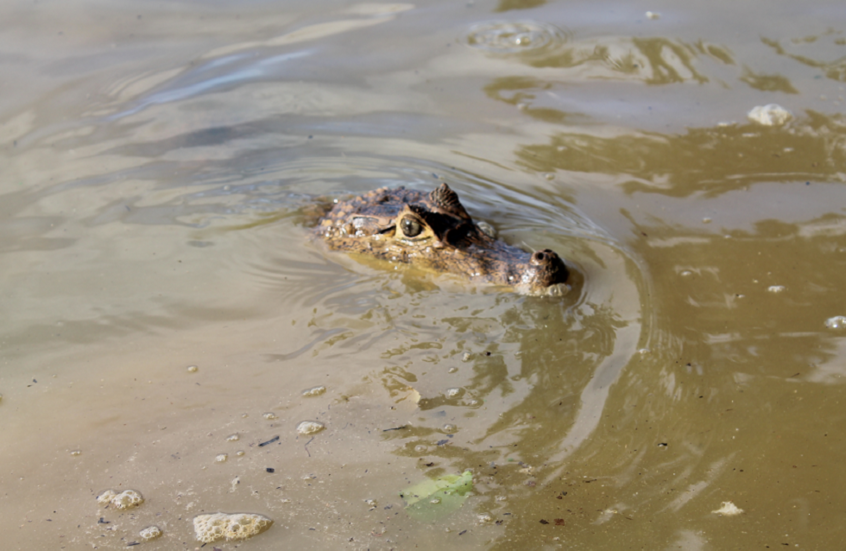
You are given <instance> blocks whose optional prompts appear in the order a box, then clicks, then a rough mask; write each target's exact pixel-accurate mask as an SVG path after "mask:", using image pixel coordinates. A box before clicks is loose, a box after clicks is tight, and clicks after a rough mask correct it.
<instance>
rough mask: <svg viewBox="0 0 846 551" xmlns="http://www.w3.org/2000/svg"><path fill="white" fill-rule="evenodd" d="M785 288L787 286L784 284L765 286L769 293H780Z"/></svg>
mask: <svg viewBox="0 0 846 551" xmlns="http://www.w3.org/2000/svg"><path fill="white" fill-rule="evenodd" d="M785 289H787V287H785V286H784V285H770V286H769V287H767V291H769V292H771V293H781V292H783V291H784V290H785Z"/></svg>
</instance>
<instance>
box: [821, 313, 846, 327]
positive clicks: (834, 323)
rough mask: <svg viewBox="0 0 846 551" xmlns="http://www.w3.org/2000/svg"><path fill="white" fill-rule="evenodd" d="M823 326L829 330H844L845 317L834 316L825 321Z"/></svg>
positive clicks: (845, 325)
mask: <svg viewBox="0 0 846 551" xmlns="http://www.w3.org/2000/svg"><path fill="white" fill-rule="evenodd" d="M825 326H826V327H828V328H829V329H846V316H834V317H833V318H828V319H827V320H825Z"/></svg>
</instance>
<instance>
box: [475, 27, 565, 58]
mask: <svg viewBox="0 0 846 551" xmlns="http://www.w3.org/2000/svg"><path fill="white" fill-rule="evenodd" d="M567 40H568V36H567V33H566V32H565V31H563V30H561V29H559V28H558V27H556V26H554V25H550V24H547V23H538V22H536V21H489V22H487V23H480V24H478V25H474V26H473V27H471V28H470V32H469V33H468V35H467V44H469V45H470V46H471V47H473V48H477V49H479V50H485V51H487V52H491V53H495V54H513V53H519V52H527V51H532V52H534V51H537V50H541V49H543V48H546V47H547V46H557V45H561V44H564V43H566V42H567Z"/></svg>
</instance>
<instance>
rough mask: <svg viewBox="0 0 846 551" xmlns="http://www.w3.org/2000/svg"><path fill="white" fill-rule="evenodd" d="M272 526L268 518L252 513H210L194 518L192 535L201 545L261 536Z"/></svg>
mask: <svg viewBox="0 0 846 551" xmlns="http://www.w3.org/2000/svg"><path fill="white" fill-rule="evenodd" d="M272 524H273V521H272V520H270V519H269V518H267V517H265V516H262V515H256V514H253V513H232V514H228V513H211V514H206V515H197V516H196V517H194V534H195V535H196V537H197V540H198V541H201V542H203V543H212V542H215V541H218V540H222V539H225V540H226V541H232V540H244V539H247V538H251V537H253V536H256V535H258V534H261V533H262V532H264V531H265V530H267V529H268V528H270V526H271V525H272Z"/></svg>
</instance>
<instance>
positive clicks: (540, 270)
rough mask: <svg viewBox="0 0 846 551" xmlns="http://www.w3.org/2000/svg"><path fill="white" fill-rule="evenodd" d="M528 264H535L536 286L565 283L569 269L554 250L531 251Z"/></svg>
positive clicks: (568, 275)
mask: <svg viewBox="0 0 846 551" xmlns="http://www.w3.org/2000/svg"><path fill="white" fill-rule="evenodd" d="M529 264H531V265H532V266H535V267H536V268H535V274H534V276H535V281H534V285H535V286H536V287H548V286H550V285H555V284H557V283H566V282H567V278H568V277H570V271H569V270H567V266H565V265H564V261H563V260H561V257H560V256H558V254H557V253H556V252H555V251H552V250H550V249H543V250H540V251H535V252H534V253H532V258H531V260H529Z"/></svg>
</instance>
